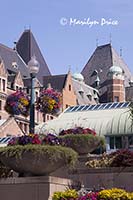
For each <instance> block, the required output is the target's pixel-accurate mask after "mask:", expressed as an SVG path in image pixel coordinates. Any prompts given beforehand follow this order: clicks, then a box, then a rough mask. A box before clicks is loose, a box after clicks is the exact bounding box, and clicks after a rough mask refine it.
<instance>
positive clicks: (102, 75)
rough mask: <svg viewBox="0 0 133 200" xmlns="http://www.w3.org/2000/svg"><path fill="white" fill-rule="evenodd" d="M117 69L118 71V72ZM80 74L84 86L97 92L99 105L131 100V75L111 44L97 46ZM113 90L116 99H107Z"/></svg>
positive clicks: (132, 93)
mask: <svg viewBox="0 0 133 200" xmlns="http://www.w3.org/2000/svg"><path fill="white" fill-rule="evenodd" d="M111 69H114V71H113V73H112V75H111V76H110V77H109V76H108V75H109V71H110V70H111ZM117 69H119V70H118V72H117ZM120 71H121V75H120V73H119V72H120ZM81 73H82V75H83V76H84V78H85V82H86V84H88V85H90V86H92V87H95V88H97V89H98V90H99V101H100V102H101V103H104V102H110V101H124V100H130V99H132V96H133V89H132V88H133V87H132V85H133V84H132V80H133V79H132V74H131V72H130V71H129V69H128V66H127V65H126V64H125V62H124V61H123V59H122V57H121V56H119V55H118V53H117V52H116V51H115V50H114V48H113V47H112V45H111V44H106V45H102V46H98V47H97V48H96V50H95V51H94V53H93V54H92V56H91V57H90V59H89V61H88V62H87V64H86V65H85V67H84V68H83V70H82V72H81ZM127 88H128V89H127ZM108 89H109V90H108ZM113 90H115V93H116V90H117V94H114V96H115V97H116V98H113V97H109V96H110V95H111V93H112V95H113V93H114V91H113ZM122 95H123V97H122Z"/></svg>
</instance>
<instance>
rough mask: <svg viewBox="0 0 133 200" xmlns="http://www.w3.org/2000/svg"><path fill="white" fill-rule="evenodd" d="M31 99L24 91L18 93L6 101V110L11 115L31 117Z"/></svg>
mask: <svg viewBox="0 0 133 200" xmlns="http://www.w3.org/2000/svg"><path fill="white" fill-rule="evenodd" d="M29 108H30V99H29V97H28V96H27V95H26V94H25V93H24V92H22V91H17V92H15V93H13V94H11V95H9V96H8V97H7V99H6V103H5V110H6V111H7V112H8V114H10V115H20V114H21V115H23V116H25V117H27V116H28V115H29Z"/></svg>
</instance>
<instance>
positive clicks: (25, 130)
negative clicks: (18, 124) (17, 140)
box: [24, 124, 28, 133]
mask: <svg viewBox="0 0 133 200" xmlns="http://www.w3.org/2000/svg"><path fill="white" fill-rule="evenodd" d="M27 129H28V125H27V124H24V132H25V133H27Z"/></svg>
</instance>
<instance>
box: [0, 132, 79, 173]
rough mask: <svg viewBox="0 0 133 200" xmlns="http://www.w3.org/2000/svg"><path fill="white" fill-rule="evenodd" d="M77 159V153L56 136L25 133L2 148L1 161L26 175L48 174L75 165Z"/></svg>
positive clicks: (0, 149) (0, 150)
mask: <svg viewBox="0 0 133 200" xmlns="http://www.w3.org/2000/svg"><path fill="white" fill-rule="evenodd" d="M50 138H51V139H50ZM46 141H47V142H46ZM76 159H77V153H76V152H75V151H73V150H72V149H70V148H67V147H62V146H61V145H59V143H58V141H57V138H56V137H55V136H44V138H41V139H40V138H39V136H38V135H36V134H34V135H28V136H26V135H25V136H21V137H17V138H13V139H12V140H11V141H10V142H9V145H8V146H7V147H1V148H0V160H1V162H2V163H3V164H4V165H5V166H7V167H9V168H10V169H13V170H14V171H16V172H18V173H19V174H23V175H24V176H27V175H28V176H34V175H48V174H50V173H51V172H53V171H55V170H56V169H58V168H60V167H62V166H64V165H69V166H72V165H74V163H75V162H76Z"/></svg>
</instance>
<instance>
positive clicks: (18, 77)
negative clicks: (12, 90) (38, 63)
mask: <svg viewBox="0 0 133 200" xmlns="http://www.w3.org/2000/svg"><path fill="white" fill-rule="evenodd" d="M14 84H17V85H19V86H22V87H23V86H24V83H23V80H22V77H21V74H20V72H18V74H17V75H16V77H15V80H14Z"/></svg>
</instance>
